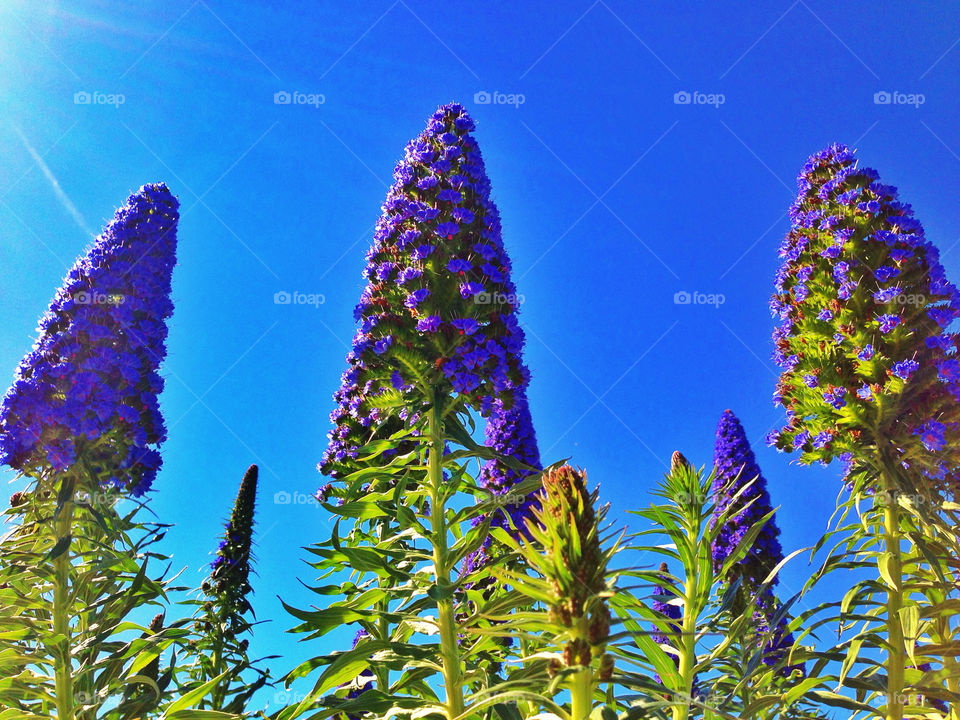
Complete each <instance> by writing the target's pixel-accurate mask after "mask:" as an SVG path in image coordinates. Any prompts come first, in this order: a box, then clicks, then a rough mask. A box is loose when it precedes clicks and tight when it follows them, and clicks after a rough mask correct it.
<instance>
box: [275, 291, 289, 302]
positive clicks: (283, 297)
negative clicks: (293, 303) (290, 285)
mask: <svg viewBox="0 0 960 720" xmlns="http://www.w3.org/2000/svg"><path fill="white" fill-rule="evenodd" d="M290 300H291V296H290V293H288V292H287V291H286V290H281V291H280V292H275V293H274V294H273V304H274V305H289V304H290Z"/></svg>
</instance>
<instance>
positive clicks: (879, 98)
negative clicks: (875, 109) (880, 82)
mask: <svg viewBox="0 0 960 720" xmlns="http://www.w3.org/2000/svg"><path fill="white" fill-rule="evenodd" d="M892 99H893V97H892V96H891V95H890V93H888V92H887V91H886V90H881V91H880V92H875V93H874V94H873V104H874V105H889V104H890V101H891V100H892Z"/></svg>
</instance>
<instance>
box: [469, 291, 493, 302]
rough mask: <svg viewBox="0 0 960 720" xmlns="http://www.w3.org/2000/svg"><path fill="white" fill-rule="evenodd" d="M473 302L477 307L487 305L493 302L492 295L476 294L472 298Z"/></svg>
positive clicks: (486, 293)
mask: <svg viewBox="0 0 960 720" xmlns="http://www.w3.org/2000/svg"><path fill="white" fill-rule="evenodd" d="M473 302H474V303H476V304H477V305H489V304H490V303H492V302H493V294H492V293H488V292H486V291H484V292H478V293H477V294H476V295H474V296H473Z"/></svg>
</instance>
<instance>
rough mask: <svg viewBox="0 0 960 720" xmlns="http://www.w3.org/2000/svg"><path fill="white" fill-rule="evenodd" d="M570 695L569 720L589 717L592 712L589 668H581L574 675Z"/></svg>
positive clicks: (591, 686)
mask: <svg viewBox="0 0 960 720" xmlns="http://www.w3.org/2000/svg"><path fill="white" fill-rule="evenodd" d="M570 697H571V699H572V703H571V707H570V717H571V720H586V719H587V718H588V717H590V713H591V712H593V673H592V672H591V671H590V670H581V671H580V672H578V673H577V674H576V675H574V678H573V683H572V687H571V688H570Z"/></svg>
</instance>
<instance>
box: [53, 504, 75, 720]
mask: <svg viewBox="0 0 960 720" xmlns="http://www.w3.org/2000/svg"><path fill="white" fill-rule="evenodd" d="M72 519H73V503H72V502H70V501H67V502H66V503H64V505H63V507H61V508H60V514H59V515H58V516H57V519H56V522H55V527H56V542H57V543H59V542H62V541H63V539H64V538H66V537H68V536H70V526H71V521H72ZM53 568H54V586H53V632H54V635H56V636H57V637H59V641H58V642H57V648H56V657H55V669H54V682H55V684H56V694H57V720H73V717H74V712H73V700H74V698H73V649H72V646H71V640H70V549H69V547H67V548H64V549H63V550H62V551H61V552H60V554H59V555H58V556H57V557H56V558H54V561H53Z"/></svg>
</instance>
